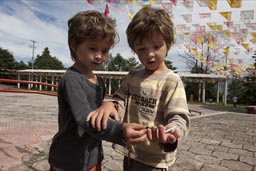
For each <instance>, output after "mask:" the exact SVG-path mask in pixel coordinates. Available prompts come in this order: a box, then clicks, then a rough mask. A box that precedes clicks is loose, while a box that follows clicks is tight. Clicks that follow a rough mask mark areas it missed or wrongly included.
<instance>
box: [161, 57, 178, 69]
mask: <svg viewBox="0 0 256 171" xmlns="http://www.w3.org/2000/svg"><path fill="white" fill-rule="evenodd" d="M164 63H165V65H166V66H167V67H168V68H169V69H171V70H173V71H174V70H176V69H177V68H176V67H174V66H172V61H169V60H164Z"/></svg>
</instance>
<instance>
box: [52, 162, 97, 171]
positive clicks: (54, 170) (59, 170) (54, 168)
mask: <svg viewBox="0 0 256 171" xmlns="http://www.w3.org/2000/svg"><path fill="white" fill-rule="evenodd" d="M50 171H66V170H63V169H58V168H56V167H52V166H51V167H50ZM85 171H101V163H99V164H97V165H95V166H93V167H92V168H90V169H88V170H85Z"/></svg>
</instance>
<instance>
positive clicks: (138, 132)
mask: <svg viewBox="0 0 256 171" xmlns="http://www.w3.org/2000/svg"><path fill="white" fill-rule="evenodd" d="M123 132H124V136H125V139H126V141H127V143H128V144H129V145H134V144H138V143H141V142H143V141H145V139H146V137H147V129H145V126H144V125H140V124H137V123H124V124H123Z"/></svg>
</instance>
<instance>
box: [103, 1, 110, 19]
mask: <svg viewBox="0 0 256 171" xmlns="http://www.w3.org/2000/svg"><path fill="white" fill-rule="evenodd" d="M108 14H109V8H108V4H106V7H105V10H104V15H105V16H106V17H107V16H108Z"/></svg>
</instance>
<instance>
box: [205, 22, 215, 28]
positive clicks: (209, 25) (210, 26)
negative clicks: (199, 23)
mask: <svg viewBox="0 0 256 171" xmlns="http://www.w3.org/2000/svg"><path fill="white" fill-rule="evenodd" d="M207 25H208V27H209V28H210V29H211V30H216V23H215V22H213V23H207Z"/></svg>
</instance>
